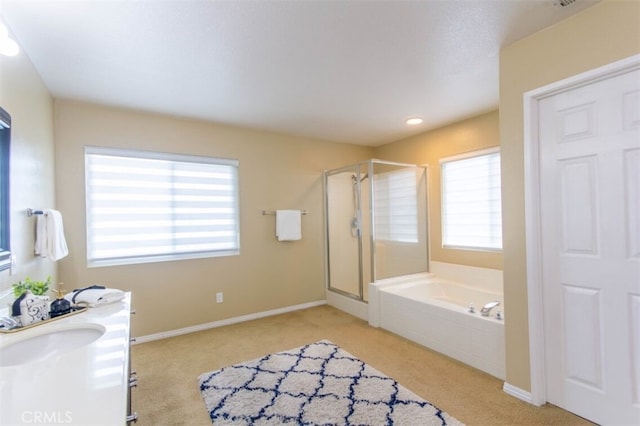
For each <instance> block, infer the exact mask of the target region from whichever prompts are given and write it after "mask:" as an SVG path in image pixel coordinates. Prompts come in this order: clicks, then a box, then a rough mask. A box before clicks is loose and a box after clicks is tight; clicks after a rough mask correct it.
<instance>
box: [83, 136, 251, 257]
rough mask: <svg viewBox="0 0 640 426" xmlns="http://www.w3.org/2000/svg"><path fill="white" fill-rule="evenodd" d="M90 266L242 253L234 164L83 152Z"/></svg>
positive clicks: (107, 150) (117, 151)
mask: <svg viewBox="0 0 640 426" xmlns="http://www.w3.org/2000/svg"><path fill="white" fill-rule="evenodd" d="M85 163H86V164H85V171H86V176H85V179H86V209H87V261H88V265H89V266H104V265H114V264H129V263H142V262H155V261H164V260H175V259H184V258H196V257H209V256H220V255H232V254H237V253H238V252H239V241H240V240H239V212H238V162H237V161H236V160H226V159H216V158H208V157H199V156H188V155H177V154H166V153H154V152H145V151H132V150H122V149H111V148H99V147H86V149H85Z"/></svg>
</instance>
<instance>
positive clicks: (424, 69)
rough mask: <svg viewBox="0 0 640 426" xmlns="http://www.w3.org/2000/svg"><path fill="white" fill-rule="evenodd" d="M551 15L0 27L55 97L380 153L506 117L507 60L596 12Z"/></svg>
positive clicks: (266, 12) (289, 10)
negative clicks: (478, 119) (505, 49)
mask: <svg viewBox="0 0 640 426" xmlns="http://www.w3.org/2000/svg"><path fill="white" fill-rule="evenodd" d="M555 3H559V0H558V1H555V0H476V1H471V0H466V1H456V0H426V1H392V0H388V1H283V0H279V1H276V0H273V1H205V0H199V1H196V0H182V1H178V0H164V1H163V0H156V1H152V0H139V1H136V0H128V1H125V0H101V1H98V0H75V1H71V0H0V17H1V18H2V19H3V20H4V22H5V23H6V24H7V26H8V27H9V28H10V31H11V32H12V34H13V36H14V38H15V39H16V40H17V41H18V43H19V44H20V45H21V47H22V49H23V53H22V54H24V53H26V54H27V55H28V56H29V57H30V59H31V61H32V62H33V63H34V65H35V67H36V69H37V70H38V72H39V73H40V75H41V76H42V78H43V80H44V82H45V84H46V85H47V87H48V88H49V90H50V91H51V93H52V94H53V96H54V97H56V98H64V99H77V100H83V101H90V102H97V103H101V104H107V105H114V106H121V107H126V108H134V109H140V110H145V111H151V112H160V113H166V114H171V115H175V116H180V117H188V118H196V119H203V120H208V121H213V122H217V123H224V124H230V125H237V126H243V127H248V128H253V129H262V130H270V131H275V132H280V133H284V134H290V135H297V136H304V137H310V138H316V139H321V140H327V141H335V142H346V143H355V144H364V145H373V146H375V145H380V144H383V143H387V142H391V141H395V140H398V139H401V138H404V137H407V136H410V135H411V134H415V133H419V132H423V131H425V130H427V129H431V128H435V127H438V126H441V125H443V124H446V123H450V122H453V121H456V120H459V119H462V118H466V117H469V116H472V115H476V114H479V113H482V112H485V111H489V110H492V109H495V108H497V106H498V59H499V52H500V48H501V47H502V46H505V45H508V44H510V43H512V42H514V41H516V40H518V39H520V38H523V37H526V36H527V35H529V34H532V33H534V32H536V31H538V30H540V29H542V28H544V27H547V26H549V25H552V24H554V23H555V22H558V21H560V20H562V19H565V18H566V17H568V16H570V15H572V14H574V13H577V12H579V11H580V10H583V9H584V8H586V7H588V6H590V5H592V4H594V3H596V1H594V0H577V1H576V2H575V3H573V4H572V5H570V6H567V7H561V6H559V5H556V4H555ZM415 115H418V116H422V117H423V118H424V123H423V124H422V125H419V126H415V127H408V126H407V125H406V124H405V123H404V120H405V119H406V118H407V117H410V116H415Z"/></svg>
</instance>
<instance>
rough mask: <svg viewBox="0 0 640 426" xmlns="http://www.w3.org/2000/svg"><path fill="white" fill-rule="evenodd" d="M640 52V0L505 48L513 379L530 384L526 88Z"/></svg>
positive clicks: (597, 10)
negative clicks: (524, 139) (524, 150)
mask: <svg viewBox="0 0 640 426" xmlns="http://www.w3.org/2000/svg"><path fill="white" fill-rule="evenodd" d="M639 52H640V2H638V1H609V0H606V1H603V2H602V3H599V4H597V5H595V6H593V7H591V8H589V9H587V10H586V11H584V12H582V13H581V14H578V15H576V16H574V17H573V18H570V19H567V20H565V21H563V22H560V23H559V24H557V25H555V26H553V27H550V28H548V29H546V30H544V31H541V32H539V33H537V34H535V35H533V36H531V37H528V38H526V39H523V40H521V41H519V42H517V43H515V44H513V45H511V46H508V47H506V48H504V49H503V50H502V52H501V54H500V140H501V144H502V197H503V233H504V235H503V238H504V290H505V306H506V312H505V316H506V318H507V319H508V320H507V321H506V322H505V327H506V330H505V331H506V353H507V382H508V383H509V384H511V385H513V386H516V387H518V388H520V389H524V390H530V388H531V381H530V371H529V369H530V364H529V333H528V331H529V328H528V311H527V306H528V305H527V276H526V249H525V244H526V241H525V223H524V220H525V216H524V199H523V192H524V170H523V133H524V129H523V98H522V96H523V93H525V92H527V91H529V90H533V89H535V88H538V87H541V86H544V85H547V84H549V83H552V82H555V81H558V80H561V79H564V78H567V77H570V76H573V75H575V74H579V73H581V72H584V71H587V70H590V69H593V68H596V67H599V66H602V65H605V64H607V63H610V62H614V61H616V60H619V59H622V58H625V57H628V56H631V55H634V54H637V53H639Z"/></svg>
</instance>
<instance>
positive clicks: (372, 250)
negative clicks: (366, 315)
mask: <svg viewBox="0 0 640 426" xmlns="http://www.w3.org/2000/svg"><path fill="white" fill-rule="evenodd" d="M375 165H386V166H393V167H406V168H420V169H424V171H425V172H424V173H425V179H426V178H427V175H426V174H427V167H425V166H421V165H416V164H408V163H400V162H393V161H384V160H377V159H370V160H366V161H361V162H358V163H355V164H350V165H348V166H344V167H340V168H337V169H331V170H325V171H324V172H323V193H324V226H325V285H326V288H327V290H329V291H332V292H335V293H337V294H340V295H342V296H345V297H348V298H350V299H354V300H356V301H359V302H364V303H368V300H365V297H364V286H365V285H368V284H369V283H368V282H367V283H365V282H364V281H365V278H364V275H365V272H364V271H365V265H364V260H363V256H365V254H364V253H363V248H364V247H363V246H364V242H363V238H367V237H368V244H369V274H370V275H369V277H370V279H369V280H367V281H371V282H374V281H376V271H377V268H376V266H377V264H376V262H377V257H376V254H377V253H376V237H375V229H376V224H375V220H376V219H375V214H374V212H375V203H376V200H375V197H374V192H375V187H374V183H373V179H372V178H373V176H374V166H375ZM341 173H352V181H353V185H354V186H355V192H356V195H355V197H354V199H355V206H354V209H355V214H354V218H353V220H355V221H356V222H357V224H356V225H357V250H358V294H354V293H350V292H348V291H344V290H342V289H339V288H336V287H334V286H332V283H331V262H330V253H331V244H332V242H331V238H330V224H331V218H330V215H329V195H330V194H329V178H330V176H333V175H337V174H341ZM367 179H369V183H368V186H367V188H366V189H367V192H368V196H369V208H368V211H367V212H364V211H363V209H362V208H361V206H362V185H363V182H364V181H366V180H367ZM424 197H425V199H426V197H427V194H426V192H425V194H424ZM363 214H367V215H368V219H369V226H368V228H369V230H370V232H369V233H368V234H369V235H368V236H363V235H362V223H363V222H362V216H363ZM353 226H354V225H353V223H352V227H353ZM427 233H428V231H427ZM426 251H427V254H428V235H427V247H426Z"/></svg>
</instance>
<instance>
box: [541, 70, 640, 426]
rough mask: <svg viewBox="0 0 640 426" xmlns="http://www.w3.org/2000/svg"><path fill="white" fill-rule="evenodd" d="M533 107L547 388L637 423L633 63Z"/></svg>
mask: <svg viewBox="0 0 640 426" xmlns="http://www.w3.org/2000/svg"><path fill="white" fill-rule="evenodd" d="M538 108H539V110H538V114H539V115H538V117H539V120H538V123H539V127H538V134H539V143H540V145H539V167H540V170H539V176H540V190H539V194H540V203H539V207H540V212H539V213H540V228H541V230H540V249H541V259H540V260H541V274H540V277H541V281H542V303H543V316H544V347H545V348H544V362H545V376H546V377H545V378H546V380H545V381H546V398H547V400H548V401H549V402H550V403H552V404H555V405H558V406H560V407H563V408H565V409H567V410H569V411H572V412H574V413H576V414H578V415H580V416H583V417H586V418H588V419H590V420H592V421H595V422H597V423H600V424H615V425H640V71H638V70H635V71H630V72H626V73H623V74H620V75H615V76H613V77H610V78H607V79H603V80H600V81H597V82H593V83H591V84H589V85H585V86H581V87H577V88H573V89H571V90H568V91H564V92H562V93H557V94H554V95H552V96H547V97H546V98H543V99H540V100H539V103H538Z"/></svg>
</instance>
